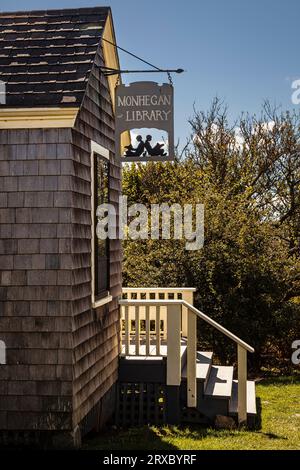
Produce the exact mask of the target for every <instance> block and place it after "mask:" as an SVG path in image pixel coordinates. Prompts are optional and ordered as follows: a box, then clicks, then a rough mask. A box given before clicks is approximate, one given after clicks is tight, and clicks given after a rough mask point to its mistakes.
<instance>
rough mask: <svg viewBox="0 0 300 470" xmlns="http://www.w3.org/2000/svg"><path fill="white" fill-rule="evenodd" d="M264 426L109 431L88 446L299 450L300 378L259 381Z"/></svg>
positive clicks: (110, 447) (106, 447) (153, 428)
mask: <svg viewBox="0 0 300 470" xmlns="http://www.w3.org/2000/svg"><path fill="white" fill-rule="evenodd" d="M257 397H258V398H259V400H260V405H261V408H262V410H261V416H260V420H261V426H258V429H257V430H254V431H249V430H246V429H243V430H234V431H227V430H223V431H220V430H215V429H212V428H205V427H200V426H183V427H178V426H163V427H156V426H151V427H143V428H132V429H129V430H128V429H127V430H118V431H117V430H115V431H112V430H110V431H107V432H104V433H102V434H101V435H99V436H97V437H95V438H93V439H91V440H88V441H86V444H85V446H84V448H85V449H104V450H126V449H128V450H131V449H132V450H139V449H143V450H160V449H165V450H166V449H184V450H196V449H199V450H201V449H203V450H205V449H207V450H208V449H212V450H213V449H232V450H233V449H240V450H241V449H245V450H246V449H247V450H251V449H265V450H271V449H283V450H284V449H286V450H288V449H290V450H292V449H300V378H299V376H298V377H281V378H274V379H268V380H264V381H262V382H260V383H258V384H257Z"/></svg>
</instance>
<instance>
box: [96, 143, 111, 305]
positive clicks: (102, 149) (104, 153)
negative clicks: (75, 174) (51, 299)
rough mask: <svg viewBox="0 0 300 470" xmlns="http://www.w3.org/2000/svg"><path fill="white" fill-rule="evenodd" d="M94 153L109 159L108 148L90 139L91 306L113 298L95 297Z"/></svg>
mask: <svg viewBox="0 0 300 470" xmlns="http://www.w3.org/2000/svg"><path fill="white" fill-rule="evenodd" d="M95 154H97V155H100V156H101V157H103V158H106V159H107V160H109V150H108V149H106V148H105V147H102V145H99V144H97V143H96V142H93V141H91V216H92V226H91V231H92V237H91V244H92V247H91V284H92V285H91V287H92V308H98V307H102V305H105V304H108V303H109V302H111V301H112V300H113V298H112V296H111V295H110V293H108V295H107V296H106V297H103V298H102V299H98V300H97V299H96V298H95V224H96V217H95V202H94V201H95V199H94V196H95V191H94V175H95V172H94V169H95Z"/></svg>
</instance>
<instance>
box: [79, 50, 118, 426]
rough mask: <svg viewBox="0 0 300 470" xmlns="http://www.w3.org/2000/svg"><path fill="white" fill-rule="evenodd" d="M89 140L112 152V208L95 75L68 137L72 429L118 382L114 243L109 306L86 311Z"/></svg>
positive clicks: (108, 137)
mask: <svg viewBox="0 0 300 470" xmlns="http://www.w3.org/2000/svg"><path fill="white" fill-rule="evenodd" d="M100 54H101V52H100ZM100 54H98V55H97V58H96V63H98V64H100V63H101V57H100ZM91 140H93V141H95V142H97V143H98V144H100V145H102V146H103V147H105V148H107V149H109V150H110V151H111V152H112V154H111V165H110V168H111V171H110V198H111V201H112V202H113V203H115V204H116V206H117V203H118V198H119V194H120V191H121V182H120V174H121V172H120V168H119V166H118V165H117V164H116V161H115V159H114V118H113V113H112V106H111V98H110V94H109V90H108V84H107V80H106V79H105V78H104V77H100V75H99V71H98V70H97V69H95V70H93V71H92V73H91V75H90V79H89V85H88V88H87V91H86V95H85V98H84V100H83V104H82V107H81V110H80V113H79V116H78V119H77V122H76V125H75V129H74V131H73V152H74V169H73V172H74V177H75V188H76V190H74V217H75V220H76V224H74V225H73V245H72V246H73V248H72V249H73V252H74V256H75V253H76V257H78V259H79V261H80V262H79V263H78V264H77V266H76V269H75V270H74V272H73V275H74V286H73V298H74V302H73V315H74V316H73V319H74V334H73V338H74V339H73V341H74V361H75V366H74V411H75V413H74V425H76V424H77V423H79V422H80V421H81V420H82V419H83V418H84V417H85V416H86V415H87V413H88V412H89V411H90V410H92V408H93V407H94V406H95V405H96V404H97V403H98V402H99V401H100V400H101V398H102V397H103V396H104V394H105V393H106V392H107V391H108V390H109V389H110V388H111V386H112V385H113V383H114V382H115V381H116V380H117V369H118V353H119V344H118V333H119V309H118V296H119V294H120V293H121V249H120V242H119V241H111V253H110V255H111V266H110V292H111V294H112V296H113V297H114V299H113V302H112V303H110V304H109V305H107V306H104V307H102V308H99V309H97V311H96V312H95V311H93V310H92V309H91V269H90V262H91V261H90V260H91V229H90V224H91V212H90V211H91V186H90V184H91V183H90V179H91V176H90V161H91V156H90V141H91ZM112 411H113V410H112Z"/></svg>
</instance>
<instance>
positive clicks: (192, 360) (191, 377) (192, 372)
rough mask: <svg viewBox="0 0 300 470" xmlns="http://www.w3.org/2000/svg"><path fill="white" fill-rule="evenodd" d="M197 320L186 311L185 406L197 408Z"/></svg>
mask: <svg viewBox="0 0 300 470" xmlns="http://www.w3.org/2000/svg"><path fill="white" fill-rule="evenodd" d="M196 364H197V318H196V315H195V314H194V313H193V312H191V311H190V310H188V342H187V406H188V407H190V408H195V407H196V406H197V376H196V374H197V372H196V367H197V365H196Z"/></svg>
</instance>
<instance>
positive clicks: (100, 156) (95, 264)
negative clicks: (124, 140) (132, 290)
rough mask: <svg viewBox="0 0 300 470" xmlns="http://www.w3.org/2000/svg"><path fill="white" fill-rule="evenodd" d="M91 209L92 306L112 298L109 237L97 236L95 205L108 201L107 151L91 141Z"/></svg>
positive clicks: (99, 304)
mask: <svg viewBox="0 0 300 470" xmlns="http://www.w3.org/2000/svg"><path fill="white" fill-rule="evenodd" d="M91 183H92V188H91V198H92V200H91V209H92V250H91V252H92V263H91V269H92V276H91V279H92V306H93V307H94V308H96V307H98V306H101V305H103V304H105V303H107V302H110V301H111V300H112V298H111V296H110V294H109V265H110V257H109V253H110V243H109V238H107V239H105V240H101V239H99V238H98V237H97V233H96V227H97V216H96V211H97V207H98V206H99V205H101V204H104V203H109V151H108V150H107V149H105V148H103V147H101V146H100V145H98V144H96V143H94V142H92V154H91Z"/></svg>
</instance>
